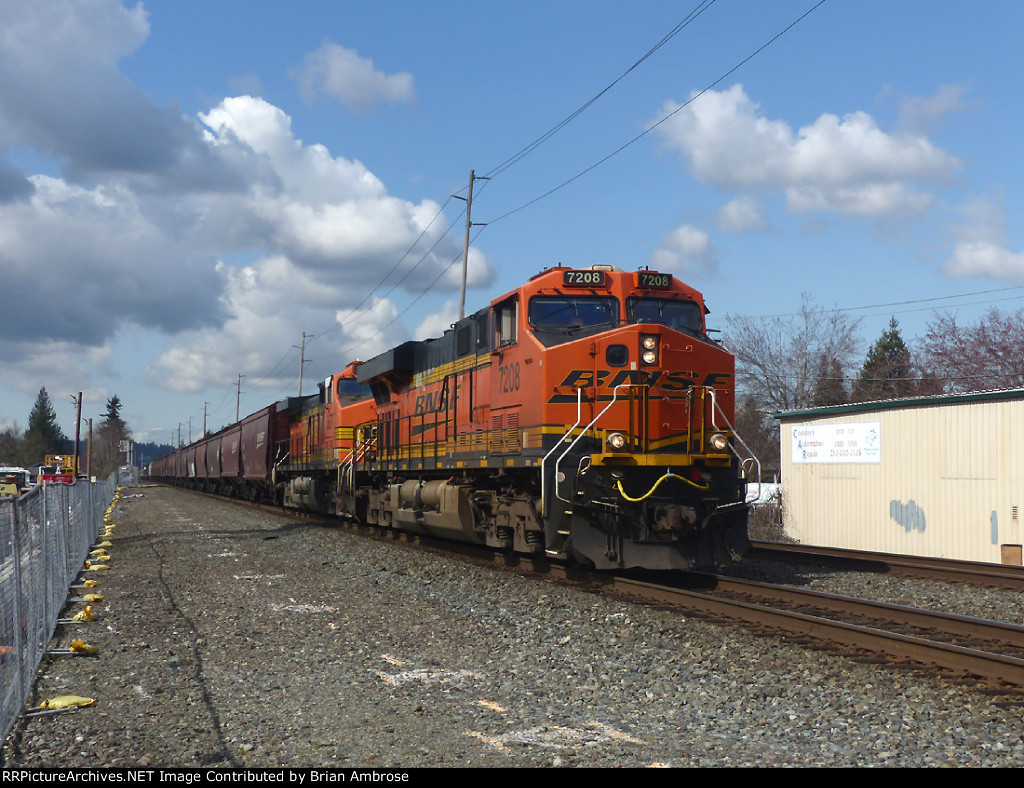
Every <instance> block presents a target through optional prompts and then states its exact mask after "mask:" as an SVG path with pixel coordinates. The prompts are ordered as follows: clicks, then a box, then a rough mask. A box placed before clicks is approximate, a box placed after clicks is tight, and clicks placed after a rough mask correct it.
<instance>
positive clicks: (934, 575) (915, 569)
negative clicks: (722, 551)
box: [749, 542, 1024, 591]
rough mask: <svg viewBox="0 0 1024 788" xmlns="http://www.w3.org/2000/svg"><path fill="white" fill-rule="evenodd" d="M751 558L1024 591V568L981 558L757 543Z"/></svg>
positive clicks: (754, 543) (780, 543)
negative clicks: (821, 564)
mask: <svg viewBox="0 0 1024 788" xmlns="http://www.w3.org/2000/svg"><path fill="white" fill-rule="evenodd" d="M753 545H754V550H753V551H752V552H751V553H750V554H749V556H750V557H764V558H770V559H772V560H779V561H796V562H813V563H827V564H831V565H833V566H841V567H846V568H850V569H855V570H858V571H861V572H878V573H883V574H892V575H900V576H903V577H915V578H920V579H925V580H943V581H947V582H958V583H970V584H972V585H980V586H987V587H990V588H1003V589H1007V590H1010V591H1024V567H1021V566H1010V565H1005V564H988V563H983V562H980V561H954V560H951V559H944V558H927V557H917V556H910V555H896V554H893V553H869V552H863V551H859V550H845V549H840V548H831V547H815V546H811V545H800V544H786V543H782V542H753Z"/></svg>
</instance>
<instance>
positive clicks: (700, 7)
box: [487, 0, 717, 178]
mask: <svg viewBox="0 0 1024 788" xmlns="http://www.w3.org/2000/svg"><path fill="white" fill-rule="evenodd" d="M715 2H717V0H702V2H700V3H698V4H697V6H696V8H694V9H693V10H692V11H690V13H689V14H687V15H686V17H685V18H684V19H683V20H682V21H681V22H679V24H677V25H676V26H675V27H674V28H672V30H670V31H669V32H668V33H666V34H665V35H664V36H663V37H662V39H661V40H660V41H659V42H658V43H657V44H655V45H654V46H653V47H651V48H650V49H648V50H647V51H646V52H645V53H644V54H643V56H642V57H641V58H640V59H639V60H637V61H636V62H635V63H634V64H633V65H631V66H630V67H629V68H627V69H626V70H625V71H623V72H622V73H621V74H619V76H618V77H616V78H615V79H614V80H613V81H612V82H611V83H610V84H608V85H606V86H605V87H604V88H602V89H601V90H600V91H599V92H598V93H597V94H596V95H594V96H593V97H591V98H590V99H588V100H587V101H585V102H584V103H583V105H582V106H580V107H579V108H578V109H576V110H574V111H573V112H571V113H569V114H568V115H566V116H565V117H564V118H563V119H562V120H560V121H559V122H558V123H556V124H555V125H554V126H553V127H551V128H550V129H548V131H546V132H544V133H543V134H542V135H540V136H539V137H537V139H535V140H534V141H533V142H531V143H530V144H529V145H527V146H526V147H525V148H522V149H521V150H519V151H518V152H517V153H514V154H512V155H511V156H509V157H508V158H507V159H505V161H503V162H502V163H501V164H499V165H498V166H497V167H494V168H493V169H492V170H490V171H489V172H488V173H487V176H488V177H490V178H493V177H495V176H497V175H500V174H501V173H503V172H504V171H505V170H507V169H508V168H509V167H511V166H512V165H514V164H516V163H518V162H520V161H522V160H523V159H524V158H525V157H526V156H528V155H530V154H531V153H532V152H533V151H535V150H536V149H537V148H539V147H540V146H541V145H543V144H544V143H545V142H547V141H548V140H549V139H551V138H552V137H553V136H555V135H556V134H557V133H558V132H559V131H561V130H562V129H564V128H565V127H566V126H568V125H569V124H570V123H571V122H572V121H574V120H575V119H576V118H577V117H579V116H580V115H581V114H583V112H585V111H586V110H587V109H588V108H589V107H590V106H591V105H592V104H594V103H595V102H596V101H597V100H598V99H600V98H601V97H602V96H603V95H604V94H605V93H607V92H608V91H609V90H611V89H612V88H613V87H615V86H616V85H617V84H618V83H619V82H621V81H622V79H623V78H625V77H626V76H627V75H628V74H629V73H630V72H631V71H633V70H634V69H636V68H637V67H638V66H639V65H640V64H641V63H643V62H644V61H645V60H647V59H648V58H649V57H650V56H651V55H653V54H654V53H655V52H657V51H658V50H659V49H661V48H662V47H663V46H665V44H667V43H668V42H669V41H671V40H672V39H673V38H675V36H676V35H677V34H678V33H679V32H680V31H682V30H683V29H684V28H685V27H687V26H688V25H689V24H690V23H691V22H693V21H694V20H695V19H696V18H697V17H698V16H700V15H701V14H702V13H704V12H705V11H706V10H707V9H708V8H710V7H711V6H712V5H714V3H715Z"/></svg>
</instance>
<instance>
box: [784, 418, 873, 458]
mask: <svg viewBox="0 0 1024 788" xmlns="http://www.w3.org/2000/svg"><path fill="white" fill-rule="evenodd" d="M881 433H882V429H881V422H877V421H858V422H850V423H847V424H797V425H795V426H793V427H790V432H789V434H790V438H791V441H792V443H791V445H792V451H793V455H792V456H793V462H794V463H855V462H860V463H881V462H882V441H881Z"/></svg>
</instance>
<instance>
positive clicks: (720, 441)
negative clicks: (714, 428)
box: [708, 432, 729, 451]
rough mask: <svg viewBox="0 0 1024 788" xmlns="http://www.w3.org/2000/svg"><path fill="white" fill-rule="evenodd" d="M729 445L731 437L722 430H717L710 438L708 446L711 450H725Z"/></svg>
mask: <svg viewBox="0 0 1024 788" xmlns="http://www.w3.org/2000/svg"><path fill="white" fill-rule="evenodd" d="M728 447H729V439H728V438H727V437H726V436H725V435H723V434H722V433H720V432H716V433H714V434H713V435H712V436H711V437H710V438H708V448H709V449H711V451H725V450H726V449H727V448H728Z"/></svg>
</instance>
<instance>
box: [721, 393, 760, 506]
mask: <svg viewBox="0 0 1024 788" xmlns="http://www.w3.org/2000/svg"><path fill="white" fill-rule="evenodd" d="M715 408H717V410H718V412H719V413H721V414H722V420H723V421H724V422H725V424H726V426H727V427H728V428H729V431H730V432H732V435H733V437H734V438H735V439H736V440H738V441H739V442H740V445H741V446H742V447H743V448H744V449H746V450H747V451H748V452H749V453H750V456H749V457H740V455H739V452H737V451H736V449H735V448H734V447H733V446H732V444H731V443H730V444H729V451H731V452H732V453H733V456H735V457H736V459H737V460H739V461H740V468H741V470H742V472H743V478H744V479H746V478H747V464H748V463H749V462H750V461H751V460H753V461H754V464H756V465H757V497H758V498H760V497H761V461H760V460H759V459H758V458H757V455H756V454H754V451H753V449H751V448H750V447H749V446H748V445H747V442H746V441H745V440H743V437H742V436H741V435H740V434H739V433H738V432H736V428H735V427H734V426H733V425H732V424H731V423H730V422H729V418H728V417H727V416H726V415H725V412H724V411H723V410H722V409H721V408H720V407H719V406H718V403H717V402H716V403H715ZM746 496H747V491H746V485H744V488H743V499H744V501H745V500H746Z"/></svg>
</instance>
